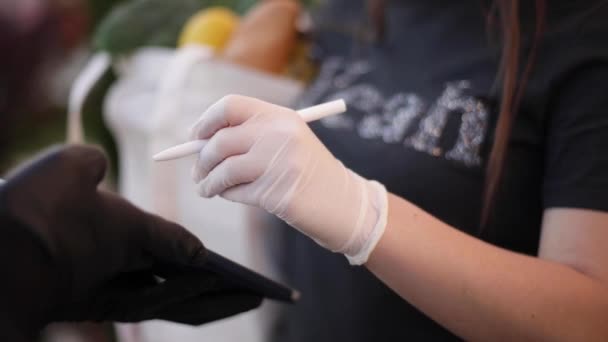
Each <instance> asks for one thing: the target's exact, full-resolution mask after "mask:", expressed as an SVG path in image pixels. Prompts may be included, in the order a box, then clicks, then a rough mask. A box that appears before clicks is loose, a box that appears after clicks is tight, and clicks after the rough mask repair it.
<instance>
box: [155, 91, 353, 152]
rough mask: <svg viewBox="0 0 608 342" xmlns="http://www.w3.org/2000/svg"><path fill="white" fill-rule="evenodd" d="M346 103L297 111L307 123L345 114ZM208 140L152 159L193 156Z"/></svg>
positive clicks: (171, 149) (335, 103)
mask: <svg viewBox="0 0 608 342" xmlns="http://www.w3.org/2000/svg"><path fill="white" fill-rule="evenodd" d="M345 111H346V103H344V100H335V101H330V102H325V103H322V104H319V105H316V106H312V107H308V108H304V109H300V110H299V111H297V113H298V114H300V117H302V119H303V120H304V121H306V122H311V121H315V120H319V119H322V118H324V117H326V116H330V115H335V114H340V113H344V112H345ZM206 143H207V140H193V141H189V142H187V143H184V144H181V145H177V146H173V147H171V148H168V149H166V150H164V151H161V152H159V153H157V154H155V155H154V156H153V157H152V159H154V160H155V161H165V160H172V159H178V158H182V157H185V156H188V155H191V154H196V153H198V152H200V150H201V149H202V148H203V146H205V144H206Z"/></svg>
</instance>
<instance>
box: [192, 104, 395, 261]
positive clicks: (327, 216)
mask: <svg viewBox="0 0 608 342" xmlns="http://www.w3.org/2000/svg"><path fill="white" fill-rule="evenodd" d="M191 138H193V139H209V142H208V143H207V144H206V145H205V146H204V147H203V149H202V150H201V152H200V153H199V157H198V161H197V163H196V165H195V167H194V169H193V178H194V180H195V182H197V183H198V189H199V193H200V195H201V196H203V197H213V196H215V195H220V196H222V197H224V198H226V199H228V200H231V201H235V202H240V203H244V204H249V205H254V206H258V207H261V208H263V209H265V210H267V211H268V212H270V213H272V214H275V215H276V216H278V217H279V218H281V219H283V220H285V221H286V222H287V223H289V224H290V225H292V226H293V227H295V228H297V229H298V230H300V231H301V232H302V233H304V234H306V235H308V236H310V237H311V238H312V239H314V240H315V241H317V242H318V243H319V244H320V245H322V246H324V247H326V248H327V249H329V250H332V251H334V252H340V253H344V254H345V255H346V256H347V257H348V258H349V260H350V261H351V263H353V264H362V263H365V261H366V260H367V258H368V257H369V254H370V253H371V252H372V250H373V248H374V247H375V245H376V244H377V242H378V240H379V238H380V236H381V235H382V233H383V231H384V228H385V224H386V215H387V211H388V205H387V193H386V190H385V188H384V186H382V185H381V184H380V183H378V182H375V181H370V180H366V179H364V178H362V177H361V176H359V175H357V174H356V173H354V172H352V171H351V170H349V169H348V168H346V167H345V166H344V165H343V164H342V163H341V162H340V161H339V160H337V159H336V158H335V157H334V156H333V155H332V154H331V153H330V152H329V151H328V150H327V148H326V147H325V146H324V145H323V144H322V143H321V141H320V140H319V139H317V137H316V136H315V135H314V133H313V132H312V131H311V130H310V128H309V127H308V126H307V124H306V123H305V122H304V121H303V120H302V118H301V117H300V116H299V115H298V114H297V113H296V112H295V111H293V110H291V109H288V108H284V107H280V106H276V105H273V104H270V103H266V102H263V101H260V100H257V99H253V98H248V97H244V96H236V95H231V96H227V97H225V98H223V99H222V100H220V101H218V102H217V103H215V104H214V105H212V106H211V107H210V108H209V109H208V110H207V111H206V112H205V113H204V114H203V115H202V117H201V118H200V120H199V121H198V122H197V123H196V124H195V125H194V126H193V128H192V137H191Z"/></svg>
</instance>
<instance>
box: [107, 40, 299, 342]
mask: <svg viewBox="0 0 608 342" xmlns="http://www.w3.org/2000/svg"><path fill="white" fill-rule="evenodd" d="M178 51H179V52H176V51H175V50H170V49H161V48H148V49H142V50H140V51H139V52H138V53H136V54H135V55H134V56H132V57H131V58H129V60H127V61H125V62H123V63H121V64H120V65H119V67H118V69H119V73H120V77H119V79H118V81H117V82H116V83H115V85H113V87H112V88H111V89H110V92H109V93H108V96H107V97H106V103H105V108H104V118H105V120H106V123H107V125H108V126H109V127H110V130H111V131H112V133H113V135H114V137H115V139H116V141H117V145H118V151H119V163H120V165H119V189H120V192H121V194H122V195H123V196H125V197H126V198H127V199H129V200H130V201H132V202H133V203H135V204H136V205H138V206H139V207H141V208H143V209H145V210H148V211H151V212H154V213H157V214H160V215H162V216H164V217H166V218H168V219H170V220H174V221H176V222H178V223H180V224H182V225H183V226H185V227H186V228H188V229H189V230H191V231H192V232H193V233H194V234H195V235H197V236H198V237H199V238H200V239H201V240H202V241H203V242H204V244H205V245H206V246H207V247H208V248H210V249H212V250H214V251H216V252H218V253H220V254H223V255H225V256H227V257H229V258H231V259H232V260H235V261H237V262H239V263H242V264H244V265H246V266H248V267H250V268H252V269H254V270H257V271H259V272H262V273H264V274H266V275H268V274H270V275H272V276H275V277H276V274H275V273H274V272H273V270H272V267H271V265H270V263H269V262H267V261H264V260H263V259H262V258H259V257H253V255H258V256H259V250H256V249H259V248H263V247H262V246H259V245H257V244H256V243H254V241H263V240H264V239H263V238H260V237H259V236H258V237H256V236H251V233H252V230H251V227H247V225H248V220H247V219H246V212H247V211H246V210H247V209H246V208H245V206H243V205H240V204H236V203H232V202H229V201H226V200H223V199H220V198H214V199H203V198H200V197H199V196H198V195H197V194H196V188H195V185H194V184H193V182H192V180H191V177H190V168H191V166H192V164H193V161H194V157H189V158H184V159H181V160H175V161H169V162H164V163H158V162H153V161H152V159H151V156H152V155H153V154H154V153H156V152H158V151H160V150H162V149H164V148H167V147H170V146H173V145H175V144H178V143H182V142H184V141H186V140H187V135H188V128H189V127H190V125H192V124H193V123H194V122H195V121H196V120H197V119H198V118H199V116H200V115H201V114H202V113H203V112H204V110H205V109H206V108H207V107H208V106H209V105H211V104H212V103H214V102H215V101H217V100H219V99H220V98H221V97H222V96H224V95H227V94H241V95H247V96H253V97H257V98H260V99H263V100H266V101H269V102H272V103H276V104H279V105H284V106H289V105H290V103H292V102H293V100H294V99H295V98H296V97H297V96H298V94H299V93H300V92H301V90H302V84H300V83H299V82H296V81H293V80H290V79H286V78H280V77H275V76H272V75H267V74H264V73H260V72H256V71H254V70H250V69H246V68H242V67H238V66H235V65H232V64H229V63H225V62H222V61H220V60H217V59H215V58H213V57H212V56H211V54H210V53H209V51H208V50H205V49H204V48H202V47H198V48H196V47H191V48H187V49H183V50H178ZM258 231H259V230H258ZM263 233H264V234H268V233H270V232H269V231H268V230H265V231H264V230H263ZM272 311H273V310H272V305H270V306H269V305H267V304H265V305H264V306H263V307H262V309H260V310H255V311H252V312H250V313H246V314H243V315H239V316H236V317H234V318H229V319H226V320H222V321H220V322H214V323H210V324H207V325H203V326H201V327H198V328H192V327H187V326H180V325H177V324H172V323H167V322H148V323H143V324H137V325H120V326H119V337H120V338H121V340H122V341H124V342H135V341H137V342H139V341H146V342H156V341H183V342H188V341H217V342H222V341H227V342H231V341H253V342H255V341H265V340H266V338H265V336H266V329H267V328H268V324H269V322H270V321H271V320H272V317H271V316H272Z"/></svg>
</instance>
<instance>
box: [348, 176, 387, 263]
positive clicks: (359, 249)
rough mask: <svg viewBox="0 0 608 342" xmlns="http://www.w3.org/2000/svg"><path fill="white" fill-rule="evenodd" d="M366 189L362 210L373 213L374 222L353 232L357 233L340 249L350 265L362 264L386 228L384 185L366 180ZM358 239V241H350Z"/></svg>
mask: <svg viewBox="0 0 608 342" xmlns="http://www.w3.org/2000/svg"><path fill="white" fill-rule="evenodd" d="M367 183H368V184H367V185H368V190H369V192H370V193H368V194H367V196H365V198H366V201H367V203H366V205H365V206H364V207H362V208H361V209H362V210H366V208H367V211H368V213H369V212H371V213H372V215H375V218H376V220H375V223H374V224H373V225H371V226H370V227H367V228H366V227H363V229H359V231H356V232H355V234H357V235H359V236H357V237H355V238H351V239H350V241H349V242H351V243H348V244H347V246H345V248H343V249H342V252H343V253H344V255H345V256H346V258H347V259H348V262H349V263H350V264H351V265H363V264H365V263H366V262H367V260H368V259H369V256H370V255H371V253H372V252H373V251H374V249H375V248H376V245H378V242H379V241H380V238H382V235H384V231H385V229H386V221H387V217H388V195H387V192H386V188H385V187H384V185H382V184H380V183H378V182H376V181H367ZM355 241H359V242H358V243H352V242H355Z"/></svg>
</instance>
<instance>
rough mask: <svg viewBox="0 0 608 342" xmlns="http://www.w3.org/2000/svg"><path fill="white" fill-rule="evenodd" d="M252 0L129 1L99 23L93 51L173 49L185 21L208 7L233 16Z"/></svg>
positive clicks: (119, 51)
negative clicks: (229, 10)
mask: <svg viewBox="0 0 608 342" xmlns="http://www.w3.org/2000/svg"><path fill="white" fill-rule="evenodd" d="M254 2H255V0H170V1H169V0H132V1H129V2H126V3H124V4H121V5H119V6H117V7H116V8H115V9H114V10H113V11H112V12H110V14H109V16H108V17H107V18H106V19H105V20H103V21H102V22H101V24H100V26H99V27H98V29H97V32H96V33H95V36H94V38H93V45H94V47H95V48H96V49H101V50H105V51H108V52H110V53H111V54H113V55H121V54H128V53H131V52H133V51H134V50H136V49H137V48H140V47H143V46H167V47H174V46H176V43H177V41H178V37H179V34H180V32H181V31H182V28H183V26H184V24H185V23H186V21H187V20H188V19H189V18H190V17H191V16H192V15H193V14H194V13H196V12H198V11H199V10H201V9H204V8H207V7H209V6H223V7H226V8H230V9H232V10H234V11H235V12H237V13H242V12H243V11H245V10H247V9H248V8H249V7H250V6H251V5H252V4H253V3H254Z"/></svg>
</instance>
